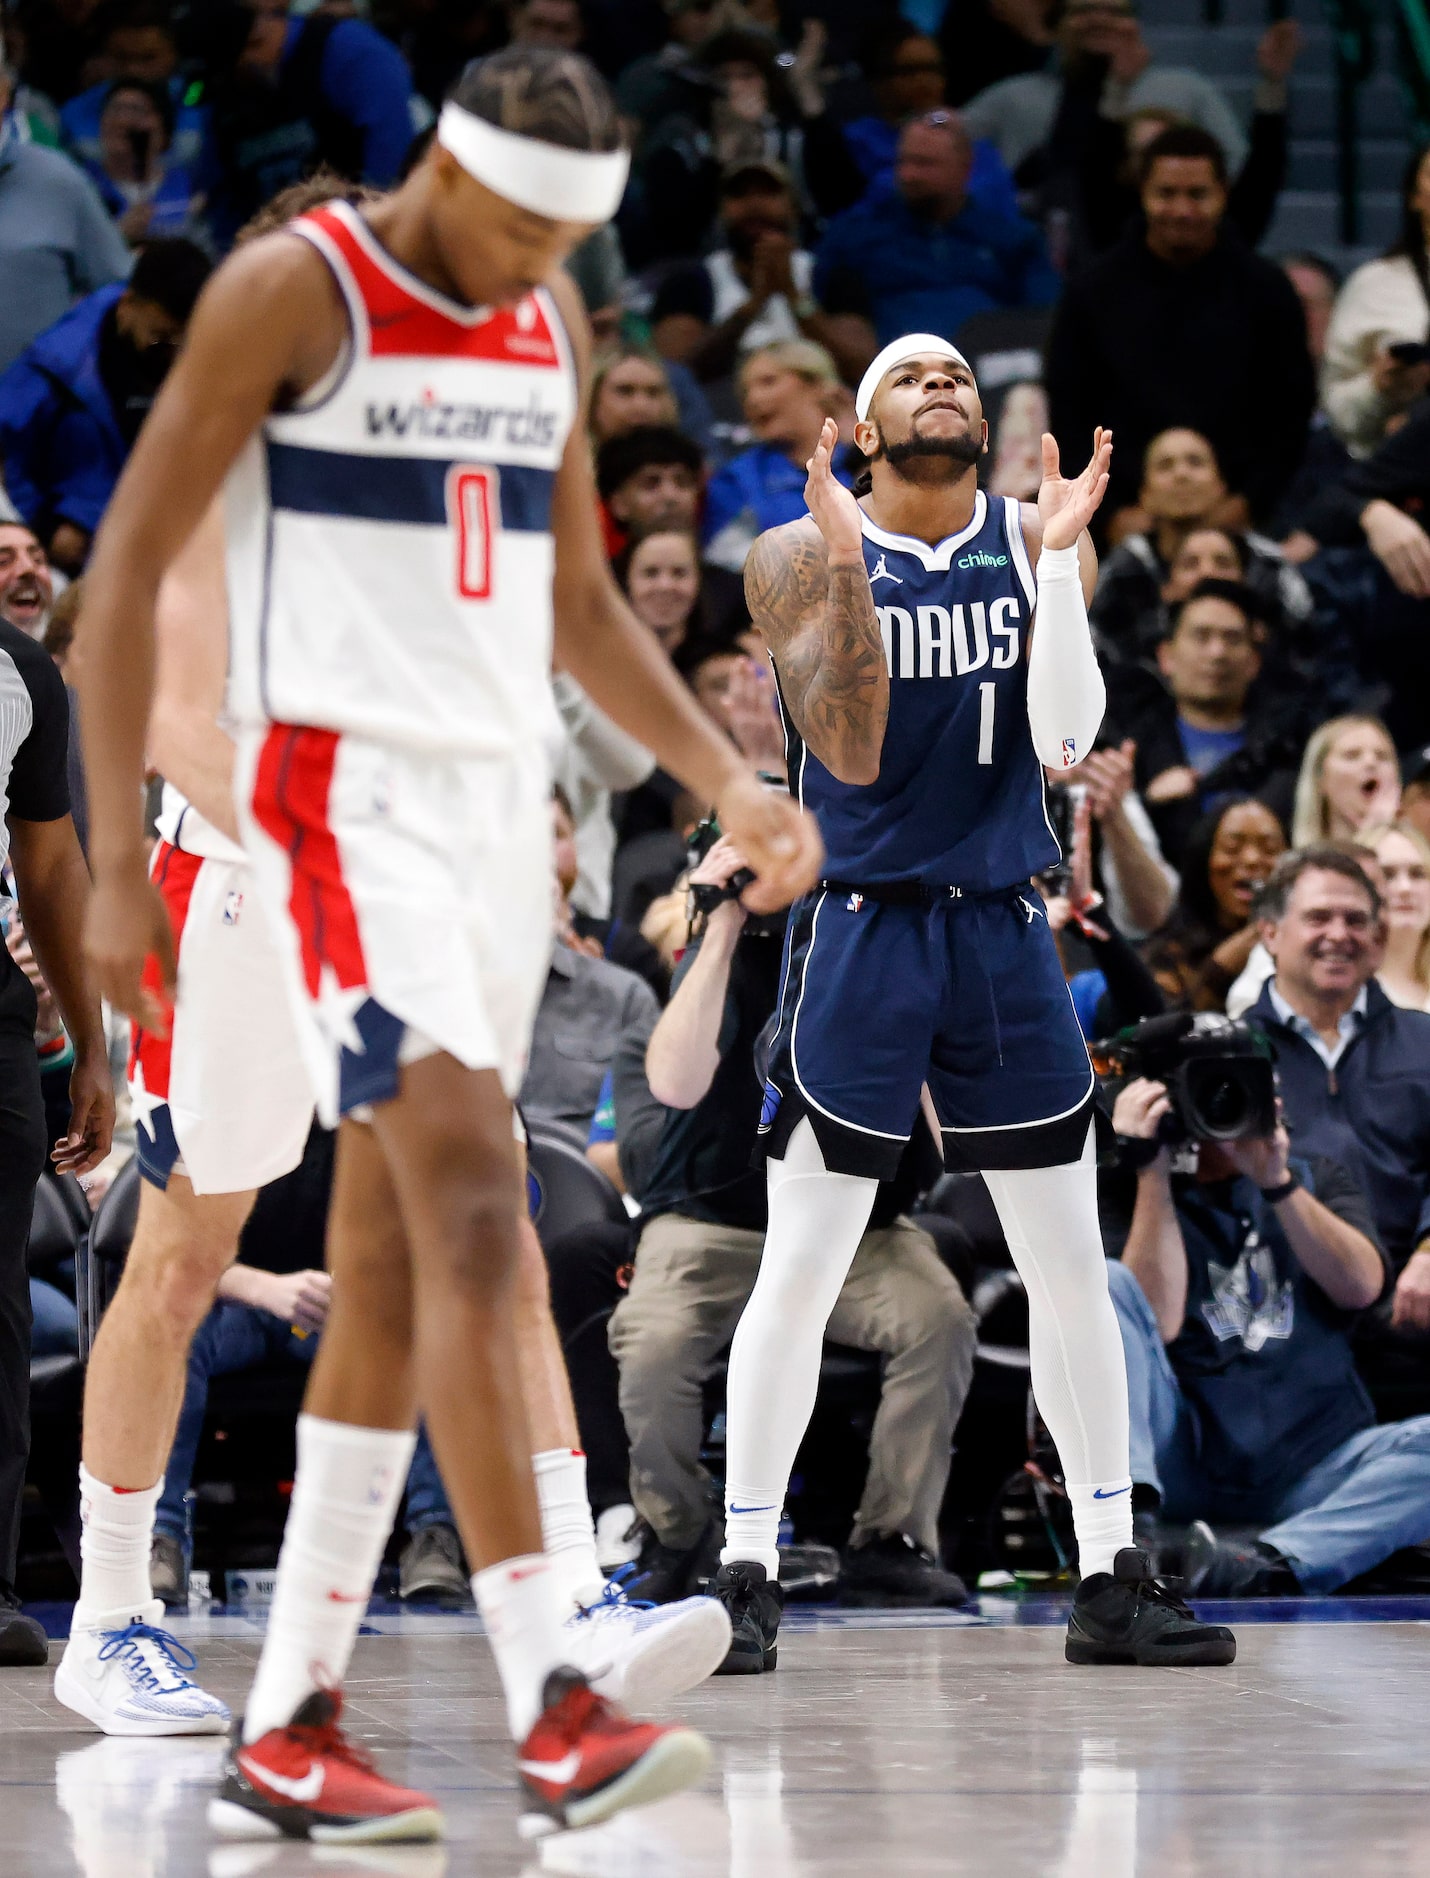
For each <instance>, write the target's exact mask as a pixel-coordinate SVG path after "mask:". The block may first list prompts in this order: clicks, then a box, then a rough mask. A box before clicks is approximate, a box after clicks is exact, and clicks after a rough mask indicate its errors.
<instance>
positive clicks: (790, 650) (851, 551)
mask: <svg viewBox="0 0 1430 1878" xmlns="http://www.w3.org/2000/svg"><path fill="white" fill-rule="evenodd" d="M835 440H836V433H835V428H834V425H833V423H832V422H831V423H829V424H827V425H826V426H825V433H824V436H823V437H821V439H820V442H819V446H818V448H817V449H816V451H815V453H814V456H813V458H812V459H811V462H810V474H809V483H808V485H807V486H806V490H805V494H806V498H807V499H808V501H809V506H810V514H811V517H812V518H813V519H812V520H806V521H798V522H789V523H787V524H786V525H785V526H784V527H783V528H772V529H771V530H770V531H769V533H768V534H764V535H761V536H760V538H759V540H758V541H757V542H756V543H755V545H754V547H753V548H752V549H751V550H750V558H749V560H748V561H747V562H746V563H745V598H746V600H747V602H748V603H749V608H750V615H751V618H752V619H753V620H754V622H755V624H756V626H758V627H759V629H760V631H761V632H762V633H763V634H764V637H765V643H766V644H767V645H768V646H769V648H770V651H771V653H772V655H773V657H774V661H775V665H776V668H777V669H778V671H779V675H780V690H781V692H782V693H783V696H784V702H785V708H786V709H787V710H788V711H789V713H790V716H791V717H792V718H793V719H794V725H795V728H796V730H798V732H799V734H800V736H801V737H803V739H804V741H805V742H806V743H807V744H808V746H809V748H810V749H811V750H812V751H813V752H814V754H815V755H816V756H817V757H818V758H819V760H820V762H821V763H823V765H824V767H825V768H826V769H827V770H828V771H829V772H830V774H831V775H833V776H837V777H838V779H839V781H840V782H844V783H871V782H874V781H875V780H876V779H877V777H878V774H879V758H880V755H881V754H882V751H883V747H884V730H885V726H886V725H887V723H888V721H889V667H888V663H887V661H886V659H885V657H884V642H883V639H882V637H881V636H880V632H879V620H878V616H877V614H876V613H875V611H874V596H873V595H872V594H871V593H870V591H869V576H868V574H867V573H866V571H865V568H864V547H863V534H862V532H861V526H860V511H859V505H858V503H857V502H855V500H854V498H853V496H851V495H850V493H849V491H848V490H847V489H845V488H843V487H842V486H841V485H840V484H839V483H837V482H836V481H835V480H834V477H833V475H832V474H831V473H830V469H829V456H830V451H831V450H832V448H833V445H834V442H835Z"/></svg>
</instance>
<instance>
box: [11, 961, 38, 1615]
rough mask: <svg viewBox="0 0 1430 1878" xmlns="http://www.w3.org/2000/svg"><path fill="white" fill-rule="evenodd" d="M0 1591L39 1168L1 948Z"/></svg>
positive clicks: (14, 1525) (26, 1428) (18, 1017)
mask: <svg viewBox="0 0 1430 1878" xmlns="http://www.w3.org/2000/svg"><path fill="white" fill-rule="evenodd" d="M0 961H3V963H0V1588H4V1589H7V1590H13V1588H14V1584H15V1565H16V1557H17V1554H18V1552H19V1547H20V1502H21V1498H22V1496H23V1494H24V1491H25V1465H26V1462H27V1461H28V1459H29V1454H30V1278H29V1273H28V1271H27V1270H26V1267H25V1246H26V1244H27V1242H28V1240H29V1237H30V1215H31V1213H32V1212H33V1210H34V1205H35V1186H36V1183H37V1182H38V1181H39V1178H40V1175H41V1173H42V1172H43V1171H44V1166H45V1152H46V1148H47V1146H48V1143H47V1142H46V1139H45V1108H44V1101H43V1099H42V1097H41V1095H40V1068H39V1063H38V1060H37V1058H36V1056H35V993H34V990H33V989H32V987H31V985H30V982H29V980H28V979H27V978H26V977H25V975H24V973H23V972H22V971H21V970H20V968H19V967H18V966H17V965H16V964H15V962H14V961H13V960H12V959H11V957H10V955H9V953H8V952H6V951H4V950H3V948H0Z"/></svg>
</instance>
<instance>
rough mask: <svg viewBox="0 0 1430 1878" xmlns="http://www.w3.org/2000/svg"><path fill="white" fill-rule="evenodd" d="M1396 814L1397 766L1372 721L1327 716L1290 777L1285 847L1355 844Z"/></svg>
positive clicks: (1379, 728) (1386, 738)
mask: <svg viewBox="0 0 1430 1878" xmlns="http://www.w3.org/2000/svg"><path fill="white" fill-rule="evenodd" d="M1399 812H1400V764H1399V762H1398V761H1397V759H1396V755H1395V745H1394V744H1393V743H1392V742H1391V740H1390V732H1389V731H1388V730H1387V729H1386V728H1385V725H1384V724H1382V723H1381V721H1380V719H1379V718H1378V717H1362V716H1350V717H1333V718H1332V719H1331V720H1330V722H1329V723H1326V724H1322V725H1321V726H1320V728H1319V729H1318V730H1317V731H1316V732H1315V734H1314V735H1313V736H1312V737H1311V739H1310V741H1309V742H1308V743H1307V745H1306V753H1305V755H1304V756H1303V757H1302V759H1301V773H1300V775H1299V776H1298V777H1297V778H1296V804H1295V807H1294V809H1293V810H1292V813H1291V845H1292V847H1293V848H1304V847H1307V846H1309V845H1310V844H1311V843H1312V842H1317V841H1358V840H1359V839H1360V836H1361V832H1362V830H1364V829H1366V828H1374V827H1375V826H1377V824H1379V823H1382V822H1393V821H1394V820H1395V818H1396V816H1397V815H1398V814H1399Z"/></svg>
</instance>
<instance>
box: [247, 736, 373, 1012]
mask: <svg viewBox="0 0 1430 1878" xmlns="http://www.w3.org/2000/svg"><path fill="white" fill-rule="evenodd" d="M338 742H339V737H338V733H337V732H336V731H333V730H312V729H307V728H300V727H298V726H295V725H292V724H275V725H274V726H273V728H272V730H270V731H269V733H268V735H267V736H266V737H265V738H264V740H263V749H262V751H261V752H260V754H259V758H258V774H257V777H256V778H255V781H254V785H253V804H252V806H253V814H254V818H255V820H256V821H257V823H258V825H259V827H260V828H262V829H263V830H264V832H265V833H266V834H268V835H271V836H272V838H273V839H274V840H275V841H276V842H277V843H278V845H279V846H280V847H281V848H282V849H283V850H284V851H285V852H286V854H287V856H288V861H289V865H290V867H291V869H292V879H291V884H290V886H289V892H288V911H289V914H290V915H291V917H292V920H293V924H294V925H295V926H296V927H297V929H298V937H299V940H300V941H301V943H302V947H303V977H304V979H305V981H306V983H307V986H308V994H309V996H310V997H314V998H316V997H317V996H318V994H319V991H320V989H321V987H322V978H323V967H324V966H325V965H326V966H328V967H329V968H330V969H331V970H332V972H333V975H334V976H335V977H336V979H337V981H338V984H339V985H340V986H341V987H342V989H343V990H344V991H346V990H349V989H351V988H352V987H353V986H356V985H365V984H366V983H367V963H366V961H365V959H364V958H363V951H362V939H361V937H360V935H359V933H358V923H357V911H356V909H355V908H354V906H353V902H352V896H351V894H350V893H349V892H348V888H347V882H346V881H345V880H344V879H343V863H342V857H341V855H340V854H339V853H338V843H337V837H336V836H335V835H334V834H333V831H332V829H331V828H329V826H328V797H329V795H330V794H331V792H332V786H333V769H334V767H335V765H336V763H337V760H338Z"/></svg>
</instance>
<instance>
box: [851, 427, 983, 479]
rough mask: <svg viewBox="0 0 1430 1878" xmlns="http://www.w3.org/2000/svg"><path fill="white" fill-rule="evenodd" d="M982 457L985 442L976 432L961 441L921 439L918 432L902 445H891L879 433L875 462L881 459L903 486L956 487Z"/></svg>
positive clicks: (956, 439) (903, 441)
mask: <svg viewBox="0 0 1430 1878" xmlns="http://www.w3.org/2000/svg"><path fill="white" fill-rule="evenodd" d="M982 456H983V438H982V436H981V435H978V434H976V433H975V432H973V431H965V432H964V434H963V436H961V437H921V436H920V435H919V434H918V430H917V429H915V430H914V431H913V432H912V433H911V434H910V435H909V436H908V437H905V438H904V439H903V440H902V441H901V442H899V443H889V442H888V441H887V439H886V438H885V436H884V433H883V431H882V430H881V431H880V432H879V449H878V450H877V452H876V453H875V455H874V457H873V459H872V461H874V462H878V461H879V460H880V458H882V459H883V461H884V462H885V463H887V464H888V466H889V468H890V469H891V470H892V471H893V472H894V474H895V475H896V476H898V477H900V478H902V480H903V481H904V482H909V483H919V484H922V485H923V486H925V487H927V486H928V485H929V484H933V485H935V486H937V485H938V484H940V483H956V482H958V481H960V480H961V478H962V477H963V475H964V474H965V472H966V471H967V470H968V469H969V468H970V467H971V466H972V465H973V464H975V463H977V462H978V461H979V460H980V459H981V458H982Z"/></svg>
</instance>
